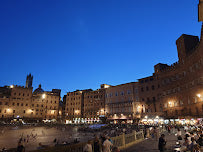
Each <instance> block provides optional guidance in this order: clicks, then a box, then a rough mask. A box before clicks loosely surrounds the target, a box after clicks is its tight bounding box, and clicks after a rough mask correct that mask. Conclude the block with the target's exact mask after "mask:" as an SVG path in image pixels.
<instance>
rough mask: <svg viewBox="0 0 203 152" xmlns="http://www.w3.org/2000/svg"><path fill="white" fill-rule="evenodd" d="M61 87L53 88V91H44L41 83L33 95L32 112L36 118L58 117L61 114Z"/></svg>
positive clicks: (51, 118) (50, 118) (48, 118)
mask: <svg viewBox="0 0 203 152" xmlns="http://www.w3.org/2000/svg"><path fill="white" fill-rule="evenodd" d="M60 93H61V90H59V89H52V91H44V90H43V89H42V88H41V84H40V85H39V87H38V88H37V89H35V91H34V92H33V95H32V102H31V107H32V112H33V118H35V119H40V120H43V119H47V120H53V119H57V118H58V116H59V103H60Z"/></svg>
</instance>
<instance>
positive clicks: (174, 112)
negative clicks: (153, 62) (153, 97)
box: [155, 27, 203, 118]
mask: <svg viewBox="0 0 203 152" xmlns="http://www.w3.org/2000/svg"><path fill="white" fill-rule="evenodd" d="M202 37H203V27H202V31H201V38H200V41H199V38H198V37H197V36H192V35H185V34H183V35H182V36H181V37H180V38H179V39H178V40H177V41H176V44H177V50H178V58H179V61H178V62H177V63H174V64H173V65H171V66H168V65H167V66H164V67H163V68H162V69H160V68H158V67H157V66H155V75H157V76H158V77H159V80H160V83H161V84H162V96H161V99H160V103H161V104H163V112H164V116H165V117H166V118H202V117H203V40H202Z"/></svg>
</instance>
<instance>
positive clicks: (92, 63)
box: [0, 0, 201, 94]
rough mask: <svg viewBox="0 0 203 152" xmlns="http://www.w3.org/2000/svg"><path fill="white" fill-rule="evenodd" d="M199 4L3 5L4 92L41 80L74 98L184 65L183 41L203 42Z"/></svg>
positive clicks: (168, 0) (67, 0) (48, 1)
mask: <svg viewBox="0 0 203 152" xmlns="http://www.w3.org/2000/svg"><path fill="white" fill-rule="evenodd" d="M197 4H198V0H15V1H14V0H1V1H0V51H1V56H0V67H1V68H0V69H1V71H0V86H3V85H10V84H17V85H25V78H26V75H27V74H28V73H30V72H31V73H32V74H33V75H34V81H33V86H34V89H36V88H37V87H38V84H39V83H41V84H42V88H44V89H45V90H51V89H52V88H59V89H62V94H65V92H66V91H74V90H76V89H87V88H92V89H97V88H99V87H100V84H103V83H106V84H111V85H117V84H121V83H127V82H132V81H137V79H139V78H143V77H146V76H150V75H151V74H152V73H153V66H154V65H155V64H157V63H159V62H162V63H167V64H172V63H173V62H176V61H177V60H178V58H177V50H176V45H175V41H176V39H177V38H178V37H179V36H180V35H181V34H183V33H185V34H191V35H197V36H200V31H201V23H198V21H197V20H198V17H197V14H198V13H197Z"/></svg>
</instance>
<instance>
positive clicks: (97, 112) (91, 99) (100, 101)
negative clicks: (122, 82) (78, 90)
mask: <svg viewBox="0 0 203 152" xmlns="http://www.w3.org/2000/svg"><path fill="white" fill-rule="evenodd" d="M104 116H105V88H102V87H101V88H100V89H97V90H94V91H88V92H85V93H84V115H83V117H84V119H85V122H87V123H93V122H99V121H100V119H101V118H102V117H104Z"/></svg>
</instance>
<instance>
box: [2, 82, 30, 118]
mask: <svg viewBox="0 0 203 152" xmlns="http://www.w3.org/2000/svg"><path fill="white" fill-rule="evenodd" d="M31 100H32V88H31V87H30V88H26V87H22V86H14V85H11V86H5V87H1V88H0V118H17V117H19V118H25V119H27V118H32V111H31Z"/></svg>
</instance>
